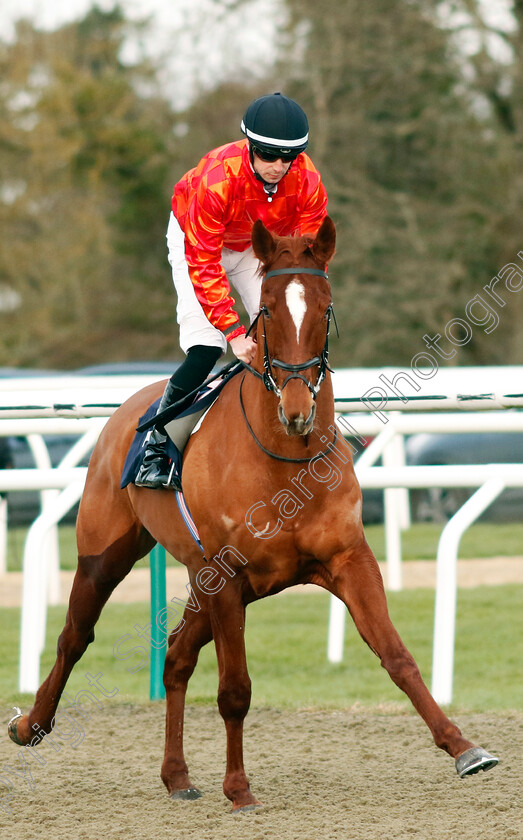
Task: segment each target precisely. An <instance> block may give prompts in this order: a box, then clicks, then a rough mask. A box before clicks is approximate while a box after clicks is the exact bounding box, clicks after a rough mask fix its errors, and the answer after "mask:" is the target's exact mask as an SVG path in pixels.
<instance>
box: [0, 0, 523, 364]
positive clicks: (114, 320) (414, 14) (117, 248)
mask: <svg viewBox="0 0 523 840" xmlns="http://www.w3.org/2000/svg"><path fill="white" fill-rule="evenodd" d="M216 2H217V3H218V0H216ZM248 2H250V0H236V2H235V3H233V4H232V5H231V3H227V4H225V5H227V6H228V7H229V8H228V12H229V13H230V12H231V10H232V11H234V9H232V7H233V6H241V5H243V4H245V3H248ZM281 2H282V4H283V6H284V7H285V14H284V15H283V16H282V23H281V25H280V26H279V31H278V37H277V44H276V52H277V57H276V60H275V62H274V64H273V65H272V66H271V67H270V69H269V70H268V71H267V72H264V73H263V74H262V75H263V78H261V77H260V73H259V72H258V73H255V72H253V73H244V72H242V71H241V69H240V68H239V69H238V71H237V72H235V73H232V74H229V76H228V77H226V78H221V79H217V80H216V84H215V85H214V86H213V87H212V88H211V87H209V86H207V88H206V89H204V88H200V89H199V90H198V91H197V92H196V94H195V96H194V97H193V98H192V100H191V103H190V105H189V106H188V107H187V108H186V109H185V110H184V111H183V112H181V111H180V110H177V109H175V107H174V105H173V103H172V97H170V95H169V94H170V89H169V88H170V86H171V87H173V86H174V87H175V86H176V85H178V86H183V84H184V79H183V78H178V79H170V80H169V77H168V75H167V80H168V82H167V83H166V74H165V67H163V66H162V61H161V59H160V58H159V59H158V61H157V62H155V60H154V59H151V58H144V57H143V55H142V56H141V57H139V58H138V59H136V60H135V61H134V62H133V63H129V61H125V62H124V61H123V59H122V54H123V49H122V48H123V45H124V43H125V40H126V39H127V38H128V37H129V36H130V33H131V32H132V33H133V34H134V37H135V38H136V37H138V38H139V37H140V31H139V30H140V28H142V29H143V28H145V27H146V26H147V24H146V23H142V24H136V23H134V22H131V21H129V20H127V19H126V17H125V14H124V12H123V11H122V8H120V7H115V8H114V10H113V11H110V12H107V11H102V10H100V9H99V8H97V7H96V6H93V7H92V9H91V10H90V11H89V12H88V13H87V15H86V16H85V17H84V18H83V19H81V20H78V21H76V22H75V23H72V24H67V25H64V26H62V27H60V28H58V29H56V30H55V31H41V30H38V29H36V28H35V27H34V25H33V24H31V23H30V22H28V21H22V22H19V23H18V24H17V29H16V37H15V39H14V40H13V41H12V42H9V43H8V42H3V41H0V171H1V183H0V228H1V232H2V234H1V240H0V241H1V245H0V329H1V333H2V342H1V345H0V365H9V366H33V367H42V368H43V367H54V368H64V369H68V368H75V367H78V366H81V365H88V364H92V363H97V362H107V361H125V360H135V359H150V360H152V359H173V360H174V359H176V358H179V357H180V351H179V350H178V345H177V327H176V321H175V299H174V292H173V289H172V282H171V278H170V269H169V266H168V263H167V259H166V247H165V229H166V226H167V218H168V213H169V207H170V196H171V193H172V187H173V184H174V183H175V181H176V180H177V179H178V178H179V177H181V175H183V173H184V172H185V171H186V170H187V169H189V168H190V167H192V166H194V165H195V163H196V162H197V161H198V159H199V158H200V157H201V155H203V154H204V153H205V152H206V151H208V150H209V149H210V148H212V147H215V146H218V145H220V144H222V143H225V142H228V141H229V140H232V139H236V138H238V137H240V136H241V134H240V131H239V121H240V118H241V116H242V114H243V112H244V110H245V107H246V105H247V104H248V102H249V101H250V100H251V99H252V98H254V97H255V96H258V95H261V94H263V93H266V92H270V91H273V90H282V91H283V92H285V93H286V94H288V95H289V96H291V97H294V98H296V99H297V100H298V101H299V102H300V103H301V104H302V105H303V107H304V108H305V110H306V111H307V113H308V115H309V120H310V123H311V145H310V154H311V157H312V158H313V160H314V161H315V163H316V164H317V166H318V167H319V169H320V171H321V172H322V175H323V178H324V181H325V184H326V186H327V190H328V193H329V212H330V214H331V215H332V217H333V219H334V221H335V223H336V225H337V229H338V250H337V254H336V257H335V259H334V261H333V262H332V264H331V279H332V283H333V287H334V300H335V305H336V313H337V320H338V324H339V326H340V338H339V340H334V341H333V347H332V359H333V362H334V365H338V366H348V365H363V366H365V365H368V366H375V365H383V364H391V365H395V366H400V367H404V366H408V365H409V364H410V360H411V358H412V357H413V356H414V355H415V354H416V353H418V352H420V351H421V350H423V349H424V344H423V340H422V339H423V335H424V334H426V333H429V334H430V335H434V334H435V333H438V332H439V333H442V332H443V331H444V328H445V324H446V323H447V322H448V321H449V320H450V319H451V318H455V317H463V315H464V307H465V305H466V303H467V301H469V300H470V299H471V298H472V297H473V296H474V295H475V294H477V293H478V292H481V288H482V286H484V285H485V284H486V283H488V282H489V280H490V278H491V277H493V276H494V275H495V274H496V273H497V272H498V271H499V270H500V269H501V268H502V267H503V266H504V265H506V264H507V263H510V262H515V263H517V264H518V260H519V265H520V266H522V267H523V261H522V260H521V258H518V256H517V255H518V251H521V250H522V249H523V240H522V239H521V216H522V213H521V211H522V206H523V165H522V164H523V84H522V83H523V34H522V33H523V0H516V1H515V2H514V3H513V6H512V18H511V20H512V25H511V26H510V27H503V28H497V27H496V26H495V25H493V24H488V23H487V22H486V21H485V20H484V17H482V16H481V14H480V11H481V4H480V3H479V0H456V2H453V0H449V2H446V3H445V10H446V14H445V15H442V14H441V10H442V4H441V3H436V2H431V0H397V2H396V3H394V6H393V10H392V4H391V3H390V0H371V2H368V3H361V2H357V0H329V2H328V3H327V2H326V0H281ZM218 5H220V4H219V3H218ZM456 21H457V22H458V23H456ZM178 34H179V35H180V37H181V35H182V34H183V35H184V38H185V41H184V43H185V42H186V36H187V33H186V32H185V33H178ZM463 34H465V35H467V34H468V37H469V40H472V41H473V43H474V44H475V46H474V49H468V50H467V49H462V48H461V47H460V43H459V36H460V35H463ZM493 40H494V43H495V44H497V45H498V50H499V56H498V55H496V50H493V49H492V48H491V44H492V43H493ZM172 49H173V50H176V49H177V33H176V32H173V34H172ZM500 56H501V57H500ZM508 296H509V293H507V292H506V293H505V297H508ZM498 312H499V316H500V325H499V327H498V328H497V329H496V330H495V332H494V333H491V334H490V335H487V334H485V332H484V330H483V329H482V328H481V327H475V328H474V331H473V338H472V340H471V341H470V342H469V343H468V344H466V345H465V346H463V347H462V348H460V349H459V353H458V355H457V356H456V357H455V358H454V359H453V360H452V363H453V364H487V363H490V364H522V363H523V293H520V294H519V295H518V294H511V295H510V299H509V300H508V302H507V305H506V306H505V307H504V308H503V309H499V307H498Z"/></svg>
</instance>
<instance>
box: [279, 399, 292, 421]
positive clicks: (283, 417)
mask: <svg viewBox="0 0 523 840" xmlns="http://www.w3.org/2000/svg"><path fill="white" fill-rule="evenodd" d="M278 417H279V418H280V423H281V424H282V425H283V426H288V425H289V421H288V420H287V417H286V416H285V412H284V410H283V406H282V405H281V403H280V405H279V406H278Z"/></svg>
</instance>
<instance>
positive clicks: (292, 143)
mask: <svg viewBox="0 0 523 840" xmlns="http://www.w3.org/2000/svg"><path fill="white" fill-rule="evenodd" d="M240 127H241V130H242V131H243V133H244V134H245V135H246V136H247V137H248V138H249V140H254V141H255V142H256V140H258V142H260V143H265V144H267V146H278V147H280V148H284V149H294V148H296V146H303V144H304V143H307V142H308V139H309V133H308V132H307V134H306V135H305V137H300V138H299V140H279V139H278V138H277V137H264V136H263V135H262V134H255V133H254V131H249V129H248V128H246V127H245V123H244V121H243V120H242V123H241V126H240Z"/></svg>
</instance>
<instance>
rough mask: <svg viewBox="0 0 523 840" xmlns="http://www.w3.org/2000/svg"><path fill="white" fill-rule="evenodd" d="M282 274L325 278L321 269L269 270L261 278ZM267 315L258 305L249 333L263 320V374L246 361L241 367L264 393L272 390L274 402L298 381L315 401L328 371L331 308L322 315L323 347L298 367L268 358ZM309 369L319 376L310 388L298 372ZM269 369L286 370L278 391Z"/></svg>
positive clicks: (308, 382) (264, 309) (266, 311)
mask: <svg viewBox="0 0 523 840" xmlns="http://www.w3.org/2000/svg"><path fill="white" fill-rule="evenodd" d="M283 274H315V275H317V276H318V277H324V278H325V280H327V279H328V274H327V272H326V271H323V270H322V269H321V268H299V267H296V268H275V269H273V270H271V271H268V272H267V274H266V275H265V279H267V277H277V276H280V275H283ZM267 314H268V310H267V307H265V306H262V307H261V309H260V311H259V312H258V315H257V316H256V318H255V319H254V321H253V322H252V324H251V326H250V328H249V332H248V333H247V335H249V333H250V332H251V331H252V330H253V329H254V327H255V326H256V324H257V323H258V320H259V318H262V319H263V326H264V329H263V373H259V371H257V370H256V368H253V367H252V366H251V365H249V364H247V362H243V365H244V367H245V368H246V369H247V370H248V371H249V372H250V373H252V374H254V376H257V377H258V379H261V380H262V382H263V384H264V385H265V387H266V389H267V390H268V391H272V393H273V394H276V396H277V397H278V399H281V395H282V391H283V389H284V388H285V386H286V385H287V384H288V383H289V382H290V380H291V379H301V380H302V382H304V384H305V385H306V386H307V388H308V389H309V391H310V392H311V394H312V398H313V399H314V400H315V399H316V397H317V396H318V392H319V390H320V388H321V384H322V382H323V380H324V379H325V375H326V373H327V371H328V370H331V368H330V367H329V365H328V359H329V330H330V321H331V317H332V316H333V314H334V313H333V308H332V303H331V304H330V305H329V307H328V309H327V312H326V313H325V314H326V318H327V331H326V334H325V344H324V345H323V350H322V352H321V354H320V355H319V356H314V357H313V358H312V359H308V361H306V362H300V363H299V364H295V365H294V364H290V363H289V362H282V361H281V360H280V359H272V360H271V357H270V355H269V348H268V345H267V333H266V330H265V316H266V315H267ZM311 367H318V368H319V374H318V379H317V381H316V384H315V385H313V384H312V382H311V381H310V380H309V379H306V378H305V376H303V374H302V373H301V372H300V371H302V370H307V368H311ZM273 368H279V369H280V370H284V371H288V372H289V376H287V377H285V379H284V381H283V384H282V386H281V388H280V387H279V385H278V384H277V382H276V380H275V378H274V374H273V370H272V369H273Z"/></svg>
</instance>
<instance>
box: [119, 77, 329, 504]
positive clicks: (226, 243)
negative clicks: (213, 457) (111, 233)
mask: <svg viewBox="0 0 523 840" xmlns="http://www.w3.org/2000/svg"><path fill="white" fill-rule="evenodd" d="M241 130H242V132H243V134H245V136H246V139H244V140H239V141H236V142H233V143H228V144H227V145H225V146H221V147H220V148H218V149H213V150H212V151H210V152H209V153H208V154H207V155H205V157H204V158H202V160H201V161H200V162H199V163H198V165H197V166H196V167H195V168H194V169H191V170H190V171H189V172H187V173H186V174H185V175H184V176H183V178H182V179H181V180H180V181H179V182H178V183H177V184H176V185H175V187H174V195H173V198H172V212H171V215H170V220H169V226H168V230H167V245H168V250H169V262H170V264H171V267H172V273H173V280H174V286H175V289H176V294H177V297H178V303H177V321H178V324H179V327H180V346H181V348H182V350H183V351H184V352H185V353H186V358H185V361H184V362H183V363H182V365H180V367H179V368H178V369H177V370H176V372H175V373H174V374H173V375H172V376H171V378H170V380H169V382H168V383H167V386H166V388H165V392H164V394H163V397H162V399H161V402H160V405H159V407H158V411H163V410H164V409H165V408H167V407H168V406H170V405H172V404H173V403H174V402H177V401H179V400H181V399H183V397H184V396H186V395H187V394H189V393H190V392H191V391H192V390H194V389H195V388H197V387H198V386H199V385H201V384H202V383H203V381H204V380H205V378H206V377H207V376H208V374H209V373H210V371H211V370H212V368H213V367H214V365H215V364H216V362H217V361H218V359H219V358H220V356H221V355H222V353H224V352H225V351H226V349H227V344H229V345H230V347H231V350H232V352H233V353H234V354H235V355H236V357H237V358H238V359H240V360H241V361H243V362H247V363H250V362H251V361H252V359H253V357H254V353H255V348H256V344H255V341H254V340H253V339H252V338H251V337H250V336H247V335H246V330H245V327H243V326H242V324H241V323H240V319H239V317H238V315H237V313H236V311H235V310H234V304H235V300H234V298H233V297H232V296H231V284H232V285H233V286H234V288H235V289H236V290H237V292H238V293H239V295H240V297H241V299H242V302H243V304H244V306H245V309H246V311H247V313H248V315H249V318H250V320H251V322H252V321H253V320H254V318H255V317H256V315H257V313H258V308H259V302H260V288H261V277H260V275H259V271H258V269H259V262H258V260H257V259H256V257H255V256H254V254H253V251H252V247H251V231H252V226H253V224H254V222H255V221H256V219H262V221H263V222H264V224H265V226H266V227H267V228H268V229H269V230H270V231H272V232H273V233H276V234H278V235H280V236H290V235H292V234H297V235H303V234H308V233H310V234H313V235H314V234H315V233H316V232H317V230H318V228H319V226H320V223H321V222H322V220H323V218H324V217H325V216H326V214H327V194H326V192H325V188H324V186H323V184H322V181H321V178H320V174H319V172H318V170H317V169H316V168H315V166H314V164H313V163H312V161H311V159H310V158H309V157H308V156H307V155H306V154H305V149H306V148H307V143H308V138H309V125H308V121H307V117H306V115H305V113H304V112H303V110H302V109H301V107H300V106H299V105H298V104H297V103H296V102H294V100H292V99H289V98H288V97H286V96H284V95H283V94H281V93H273V94H269V95H267V96H262V97H261V98H259V99H256V100H255V101H254V102H252V103H251V104H250V105H249V107H248V108H247V111H246V112H245V116H244V118H243V120H242V122H241ZM180 410H181V409H180ZM165 441H166V436H165V434H162V432H161V431H160V430H159V429H154V430H153V432H152V434H151V437H150V439H149V441H148V444H147V448H146V451H145V455H144V458H143V461H142V464H141V466H140V469H139V472H138V475H137V477H136V480H135V484H137V485H138V486H139V487H168V486H170V487H174V488H175V489H181V488H180V484H179V479H177V477H176V476H174V477H171V479H169V465H168V460H167V457H166V455H165V446H164V445H165Z"/></svg>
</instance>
